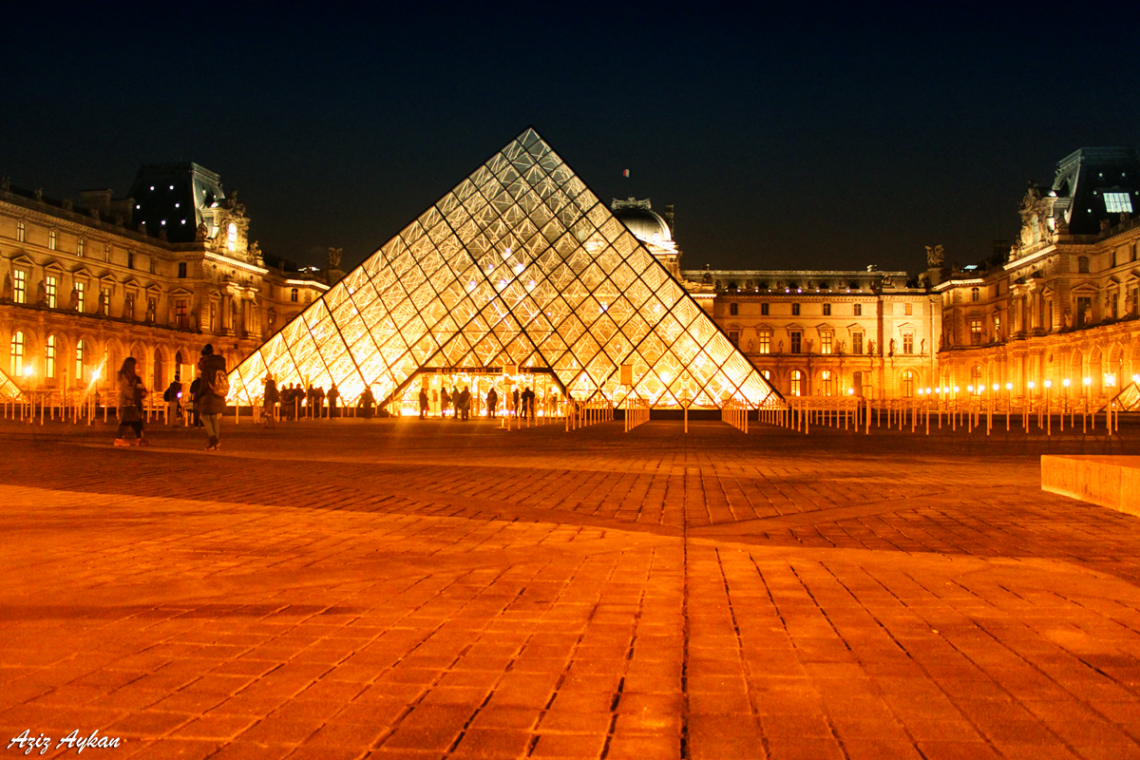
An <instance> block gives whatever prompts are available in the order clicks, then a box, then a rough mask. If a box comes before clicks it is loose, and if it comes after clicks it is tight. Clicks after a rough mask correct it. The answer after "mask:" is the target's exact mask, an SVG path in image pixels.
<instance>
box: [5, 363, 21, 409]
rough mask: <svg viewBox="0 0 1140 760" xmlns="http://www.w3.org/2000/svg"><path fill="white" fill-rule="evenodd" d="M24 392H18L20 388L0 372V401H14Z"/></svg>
mask: <svg viewBox="0 0 1140 760" xmlns="http://www.w3.org/2000/svg"><path fill="white" fill-rule="evenodd" d="M23 395H24V392H23V391H22V390H20V386H18V385H16V383H15V381H14V380H12V378H10V377H8V375H6V374H4V371H3V370H0V400H4V401H15V400H17V399H19V398H21V397H22V396H23Z"/></svg>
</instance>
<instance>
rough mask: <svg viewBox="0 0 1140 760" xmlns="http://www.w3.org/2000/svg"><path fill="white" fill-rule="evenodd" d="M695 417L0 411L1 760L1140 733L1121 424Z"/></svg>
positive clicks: (1138, 543) (820, 749)
mask: <svg viewBox="0 0 1140 760" xmlns="http://www.w3.org/2000/svg"><path fill="white" fill-rule="evenodd" d="M690 424H691V430H692V432H691V433H690V434H689V435H688V436H686V435H683V434H682V433H681V424H680V423H679V422H658V421H654V422H650V423H647V424H644V425H642V426H641V427H639V428H637V429H636V430H634V431H633V432H631V433H629V434H623V433H622V425H621V423H620V422H615V423H607V424H603V425H598V426H594V427H591V428H587V429H584V430H579V431H575V432H572V433H565V432H564V431H563V430H562V428H561V427H557V426H542V427H538V428H533V429H529V430H521V431H512V432H504V431H501V430H499V429H498V428H497V426H495V425H493V424H491V423H484V422H472V423H468V424H460V423H453V422H442V421H427V422H420V421H418V420H374V421H371V422H367V423H366V422H364V421H363V420H338V421H335V422H324V423H293V424H291V425H282V426H281V427H280V428H278V429H277V430H276V431H266V430H262V429H260V428H256V427H254V426H252V425H250V424H249V422H248V420H247V421H243V423H242V424H241V425H239V426H237V427H234V426H233V425H232V422H227V426H226V429H225V430H224V433H223V439H222V440H223V444H222V445H223V448H222V450H221V451H220V452H217V453H212V452H211V453H206V452H204V451H201V450H200V449H201V447H202V446H203V444H204V440H203V437H202V436H201V434H199V433H195V432H194V431H188V430H177V429H176V430H173V431H167V430H164V429H162V428H160V427H157V426H156V427H154V428H153V432H152V436H153V441H154V445H153V446H151V447H149V448H131V449H114V448H111V446H110V437H111V436H110V434H109V431H108V429H107V428H104V427H101V426H95V427H93V428H82V427H79V428H76V427H69V426H63V425H60V424H58V423H57V424H56V425H54V426H53V425H51V424H49V425H48V426H46V427H44V428H42V429H41V428H38V427H30V426H22V425H16V424H10V423H9V424H2V423H0V451H2V452H3V456H2V457H0V505H2V507H0V531H2V534H0V535H2V536H3V538H4V541H3V543H2V544H0V546H2V548H0V564H2V566H3V568H4V575H3V577H4V581H5V582H4V584H3V586H2V587H0V738H2V741H0V747H3V748H6V749H5V750H4V752H2V753H0V758H2V757H3V756H5V755H10V756H13V757H16V756H22V755H23V752H24V751H25V750H24V749H23V748H21V747H19V746H14V745H10V744H9V742H10V740H11V738H13V737H18V736H20V735H21V734H23V732H24V731H28V732H29V734H28V736H29V738H31V739H35V738H37V737H39V736H40V735H41V734H42V735H44V736H46V737H51V739H52V743H51V745H50V748H49V749H48V751H47V752H46V753H45V754H44V755H39V754H38V753H39V751H40V750H39V748H34V749H33V748H30V747H29V748H28V751H29V752H30V753H31V754H34V755H35V756H44V757H52V756H72V755H73V754H74V753H75V751H76V750H75V748H73V747H68V746H64V747H61V748H57V745H58V743H59V739H61V738H62V737H65V736H67V735H68V734H70V733H71V732H72V731H74V730H78V731H79V735H80V736H87V735H89V734H90V733H91V732H92V731H95V730H97V731H98V732H99V735H100V736H107V737H118V738H119V739H120V746H119V747H118V748H116V749H99V748H94V747H93V748H88V749H86V750H85V751H84V752H85V754H84V757H87V756H89V755H90V754H94V756H95V757H114V758H128V757H135V758H159V759H161V758H176V757H177V758H216V759H218V760H221V759H223V758H296V759H298V760H300V759H301V758H365V757H368V758H377V759H379V758H424V759H425V760H426V759H428V758H456V759H458V758H525V757H535V758H612V759H615V760H617V759H621V758H637V760H657V759H659V758H660V759H662V760H665V759H668V758H682V757H684V758H847V759H848V760H862V759H864V758H868V759H870V758H884V759H887V758H915V759H917V758H926V760H942V759H943V758H946V759H949V758H971V759H984V758H1010V759H1011V760H1012V759H1016V758H1033V760H1041V758H1050V759H1053V758H1061V759H1066V758H1086V759H1087V760H1093V759H1094V758H1130V757H1137V758H1140V520H1137V519H1136V518H1133V517H1130V516H1128V515H1123V514H1120V513H1116V512H1112V511H1110V510H1107V509H1103V508H1100V507H1096V506H1093V505H1090V504H1084V503H1081V502H1078V501H1073V500H1070V499H1067V498H1064V497H1061V496H1056V495H1052V494H1048V493H1044V492H1042V491H1041V490H1040V465H1039V455H1040V454H1041V453H1046V452H1054V453H1059V452H1074V453H1075V452H1082V453H1140V452H1138V450H1140V446H1135V445H1133V444H1132V443H1131V441H1132V440H1140V436H1133V435H1132V433H1131V431H1130V430H1129V429H1128V428H1127V427H1126V429H1125V435H1124V436H1123V439H1122V440H1121V439H1117V440H1112V441H1106V440H1105V439H1103V438H1098V437H1095V436H1087V437H1081V436H1079V435H1071V434H1070V435H1068V437H1057V438H1055V439H1053V440H1051V441H1047V442H1046V441H1042V440H1039V439H1038V440H1028V439H1026V438H1025V437H1024V436H1022V437H1020V438H1019V437H1018V436H1016V435H1011V436H1009V437H1006V436H1005V435H1004V431H1003V433H1002V434H1001V435H995V436H994V437H992V438H991V439H989V440H986V439H984V438H982V437H978V436H976V435H975V436H972V437H971V436H968V435H966V434H957V435H950V434H949V433H948V432H944V433H942V434H935V435H933V436H932V437H930V438H925V437H923V436H911V435H910V434H909V433H906V434H902V433H898V432H892V433H887V432H885V431H873V434H872V435H871V436H856V435H854V434H853V433H845V432H843V431H836V430H833V429H826V428H813V429H812V433H811V435H810V436H803V435H798V434H795V433H791V432H789V431H786V430H782V429H778V428H773V427H769V426H753V428H752V430H751V431H750V433H749V434H748V435H745V434H743V433H741V432H739V431H738V430H735V429H733V428H731V427H729V426H728V425H725V424H722V423H719V422H695V423H690ZM1138 432H1140V431H1138Z"/></svg>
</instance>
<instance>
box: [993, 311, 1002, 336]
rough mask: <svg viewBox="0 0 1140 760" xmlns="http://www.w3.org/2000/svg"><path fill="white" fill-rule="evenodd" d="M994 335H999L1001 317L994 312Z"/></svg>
mask: <svg viewBox="0 0 1140 760" xmlns="http://www.w3.org/2000/svg"><path fill="white" fill-rule="evenodd" d="M994 335H995V336H997V337H1000V336H1001V317H999V316H998V315H996V314H995V315H994Z"/></svg>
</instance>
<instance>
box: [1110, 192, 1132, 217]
mask: <svg viewBox="0 0 1140 760" xmlns="http://www.w3.org/2000/svg"><path fill="white" fill-rule="evenodd" d="M1104 210H1105V211H1107V212H1108V213H1110V214H1131V213H1132V199H1131V198H1130V197H1128V193H1105V194H1104Z"/></svg>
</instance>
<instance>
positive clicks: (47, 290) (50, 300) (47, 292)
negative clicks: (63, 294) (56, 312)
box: [44, 274, 59, 309]
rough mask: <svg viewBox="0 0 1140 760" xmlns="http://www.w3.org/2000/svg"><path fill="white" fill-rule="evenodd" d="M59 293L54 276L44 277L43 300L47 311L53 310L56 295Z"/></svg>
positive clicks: (57, 282)
mask: <svg viewBox="0 0 1140 760" xmlns="http://www.w3.org/2000/svg"><path fill="white" fill-rule="evenodd" d="M58 293H59V279H58V278H57V277H56V276H55V275H54V274H49V275H45V276H44V300H45V301H46V302H47V307H48V308H49V309H54V308H55V299H56V295H57V294H58Z"/></svg>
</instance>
